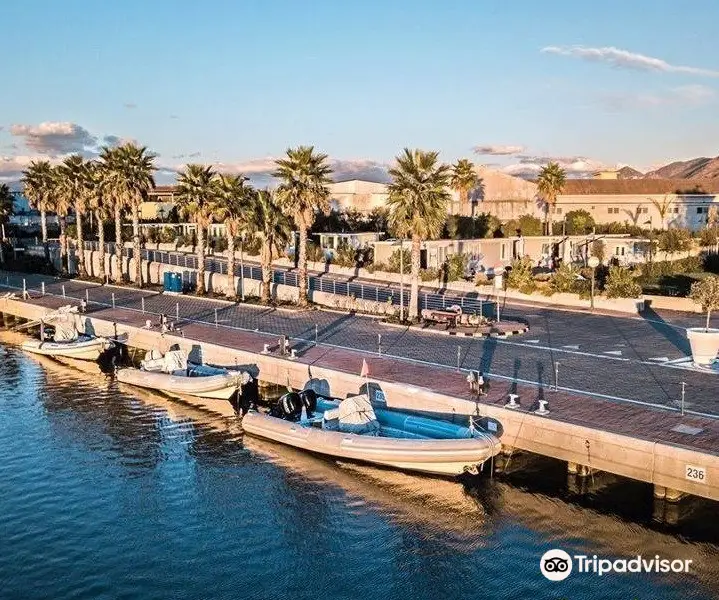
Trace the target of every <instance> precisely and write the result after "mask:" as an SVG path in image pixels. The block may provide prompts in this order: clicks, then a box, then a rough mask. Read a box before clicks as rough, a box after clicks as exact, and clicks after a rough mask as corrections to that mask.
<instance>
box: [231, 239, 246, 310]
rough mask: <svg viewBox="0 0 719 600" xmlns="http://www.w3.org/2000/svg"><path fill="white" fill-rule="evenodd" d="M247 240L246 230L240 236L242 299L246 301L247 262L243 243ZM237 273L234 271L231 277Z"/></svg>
mask: <svg viewBox="0 0 719 600" xmlns="http://www.w3.org/2000/svg"><path fill="white" fill-rule="evenodd" d="M244 241H245V232H244V231H243V232H242V235H241V236H240V294H241V296H242V301H243V302H244V301H245V262H244V252H243V248H242V245H243V243H244ZM234 276H235V274H234V273H232V275H231V277H234Z"/></svg>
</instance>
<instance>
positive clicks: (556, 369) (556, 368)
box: [554, 362, 559, 392]
mask: <svg viewBox="0 0 719 600" xmlns="http://www.w3.org/2000/svg"><path fill="white" fill-rule="evenodd" d="M554 391H555V392H558V391H559V362H555V363H554Z"/></svg>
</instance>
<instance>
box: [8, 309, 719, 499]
mask: <svg viewBox="0 0 719 600" xmlns="http://www.w3.org/2000/svg"><path fill="white" fill-rule="evenodd" d="M0 312H2V313H6V314H11V315H15V316H17V317H22V318H25V319H39V318H41V317H42V316H43V315H45V314H47V313H48V312H50V311H49V310H48V309H46V308H44V307H41V306H37V305H33V304H28V303H25V302H22V301H19V300H12V299H0ZM79 318H81V319H83V321H84V322H83V323H82V324H81V328H82V327H86V328H87V329H88V330H91V331H95V332H96V333H97V334H98V335H107V336H112V335H115V334H119V335H123V334H125V335H127V343H128V344H129V345H130V346H133V347H137V348H141V349H145V350H149V349H159V350H161V351H165V350H167V349H168V348H169V346H170V345H171V344H174V343H179V344H180V345H181V346H182V347H183V348H184V349H185V350H186V351H187V352H188V353H190V354H194V355H196V353H197V352H198V350H199V349H201V354H202V359H203V360H204V361H206V362H210V363H214V364H219V365H226V366H234V365H244V366H247V367H248V368H249V369H250V370H252V371H253V374H254V375H256V376H259V377H260V378H261V379H262V380H264V381H269V382H272V383H276V384H279V385H289V386H291V387H293V388H302V387H304V386H305V385H306V384H307V382H308V380H310V379H312V380H313V381H314V382H315V384H318V385H321V386H323V387H324V389H325V390H326V392H327V393H330V394H332V395H334V396H339V397H344V396H345V395H346V394H348V393H356V392H357V391H358V390H359V388H360V387H361V386H362V385H363V384H364V383H365V379H364V378H362V377H360V376H359V375H354V374H351V373H345V372H341V371H335V370H332V369H326V368H322V367H316V366H313V365H307V364H305V363H302V362H300V361H293V360H290V359H288V358H285V357H281V356H276V355H272V354H269V355H264V354H260V352H261V351H262V347H261V344H258V348H257V349H256V351H252V352H250V351H243V350H236V349H233V348H228V347H225V346H220V345H216V344H212V343H204V342H203V343H200V342H198V341H193V340H191V339H186V338H183V337H180V336H177V335H171V334H161V333H160V332H159V331H157V330H147V329H142V328H139V327H133V326H128V325H124V324H117V325H115V324H113V323H112V322H110V321H105V320H102V319H97V318H94V317H92V316H88V317H85V316H81V317H79ZM267 342H270V343H274V342H276V340H273V338H271V337H268V338H267ZM353 367H356V372H357V373H359V371H360V367H361V365H347V368H350V369H351V368H353ZM371 383H373V384H376V385H377V386H378V388H379V389H380V390H381V392H382V394H383V396H384V398H385V401H386V404H387V405H388V406H389V407H393V408H405V409H411V410H414V411H424V412H428V413H435V414H442V415H479V416H482V417H490V418H492V419H495V420H497V421H498V422H499V424H500V426H501V427H500V428H501V431H499V434H500V435H501V438H500V439H501V440H502V444H503V445H506V446H510V447H513V448H516V449H518V450H526V451H529V452H533V453H536V454H540V455H544V456H549V457H552V458H555V459H558V460H562V461H566V462H568V463H574V464H577V465H584V466H586V467H587V468H589V469H592V470H595V471H597V470H598V471H607V472H609V473H614V474H617V475H622V476H624V477H629V478H631V479H637V480H640V481H644V482H647V483H652V484H655V485H656V486H658V487H661V488H668V489H670V490H675V491H677V492H683V493H688V494H694V495H696V496H702V497H705V498H710V499H713V500H719V456H717V455H716V454H708V453H704V452H698V451H696V450H692V449H689V448H683V447H678V446H674V445H671V444H666V443H659V442H653V441H649V440H643V439H639V438H634V437H629V436H626V435H619V434H616V433H612V432H610V431H604V430H601V429H595V428H591V427H586V426H583V425H577V424H573V423H567V422H563V421H557V420H553V419H552V417H551V412H550V414H549V416H539V415H535V414H532V413H528V412H524V411H520V412H517V411H513V410H509V409H505V408H503V407H500V406H495V405H485V404H481V403H475V402H473V401H469V400H465V399H462V398H456V397H452V396H449V395H445V394H441V393H437V392H434V391H432V390H428V389H425V388H419V387H411V386H405V385H398V384H395V383H389V382H384V381H378V380H371ZM548 399H549V401H550V406H549V409H550V411H551V396H550V397H549V398H548ZM609 409H610V407H609V406H608V410H609ZM689 469H695V470H696V469H699V470H701V472H702V473H703V475H702V476H701V478H698V477H696V473H695V472H694V473H695V477H694V478H689V476H690V475H691V473H689V472H688V470H689Z"/></svg>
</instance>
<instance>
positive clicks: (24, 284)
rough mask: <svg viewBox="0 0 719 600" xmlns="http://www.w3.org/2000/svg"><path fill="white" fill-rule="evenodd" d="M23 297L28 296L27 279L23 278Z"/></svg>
mask: <svg viewBox="0 0 719 600" xmlns="http://www.w3.org/2000/svg"><path fill="white" fill-rule="evenodd" d="M22 298H23V300H24V299H25V298H27V283H26V282H25V279H23V280H22Z"/></svg>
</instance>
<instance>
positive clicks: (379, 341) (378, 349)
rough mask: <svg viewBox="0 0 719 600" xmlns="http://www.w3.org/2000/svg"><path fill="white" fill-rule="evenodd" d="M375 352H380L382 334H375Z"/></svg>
mask: <svg viewBox="0 0 719 600" xmlns="http://www.w3.org/2000/svg"><path fill="white" fill-rule="evenodd" d="M377 354H380V355H381V354H382V334H381V333H378V334H377Z"/></svg>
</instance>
